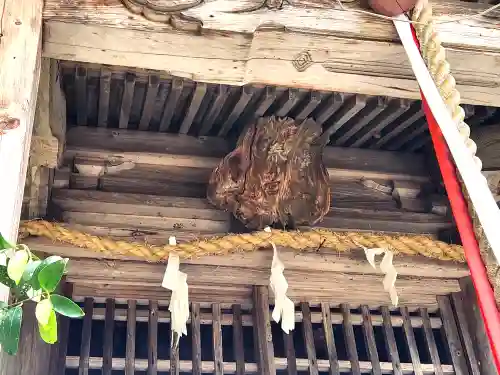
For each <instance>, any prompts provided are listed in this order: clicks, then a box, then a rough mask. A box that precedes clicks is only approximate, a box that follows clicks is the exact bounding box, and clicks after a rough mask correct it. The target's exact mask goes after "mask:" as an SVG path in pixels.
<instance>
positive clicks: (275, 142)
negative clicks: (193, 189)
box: [208, 117, 330, 229]
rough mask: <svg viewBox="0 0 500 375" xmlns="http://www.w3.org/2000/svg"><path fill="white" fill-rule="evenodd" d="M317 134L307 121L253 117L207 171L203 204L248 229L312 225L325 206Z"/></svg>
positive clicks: (327, 198)
mask: <svg viewBox="0 0 500 375" xmlns="http://www.w3.org/2000/svg"><path fill="white" fill-rule="evenodd" d="M320 134H321V127H320V126H319V125H317V124H316V123H315V122H314V121H312V120H310V119H308V120H305V121H304V122H303V123H302V124H299V123H296V122H295V121H294V120H292V119H289V118H285V119H279V118H275V117H270V118H261V119H259V120H258V121H257V122H256V123H255V124H253V125H252V126H250V127H248V129H247V130H246V131H245V132H244V133H243V134H242V135H241V136H240V139H239V141H238V144H237V147H236V149H235V150H234V151H232V152H231V153H230V154H229V155H227V156H226V157H225V158H224V159H223V160H222V162H221V163H220V164H219V166H217V168H215V170H214V171H213V172H212V175H211V177H210V182H209V187H208V200H209V201H210V202H211V203H212V204H213V205H215V206H217V207H218V208H221V209H225V210H227V211H230V212H232V213H233V215H234V216H235V217H236V218H237V219H239V220H240V221H241V222H243V223H244V224H245V225H246V226H247V227H248V228H250V229H263V228H264V227H265V226H267V225H272V224H273V223H281V224H282V225H284V226H295V225H313V224H315V223H317V222H318V221H319V220H321V219H322V218H323V217H324V216H325V215H326V214H327V212H328V210H329V207H330V188H329V185H328V181H329V178H328V173H327V171H326V168H325V166H324V165H323V160H322V151H323V148H324V145H322V144H318V143H317V142H318V138H319V136H320Z"/></svg>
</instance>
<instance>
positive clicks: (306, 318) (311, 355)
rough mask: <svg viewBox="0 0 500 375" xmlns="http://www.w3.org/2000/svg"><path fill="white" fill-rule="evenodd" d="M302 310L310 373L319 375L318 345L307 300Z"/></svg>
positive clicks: (301, 306) (301, 307) (303, 303)
mask: <svg viewBox="0 0 500 375" xmlns="http://www.w3.org/2000/svg"><path fill="white" fill-rule="evenodd" d="M300 309H301V310H302V327H303V328H304V332H303V334H304V342H305V344H306V351H307V358H308V359H309V373H310V374H311V375H319V370H318V359H317V358H316V347H315V345H314V335H313V329H312V323H311V310H310V309H309V304H308V303H307V302H302V303H301V304H300Z"/></svg>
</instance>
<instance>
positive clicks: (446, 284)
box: [67, 258, 459, 307]
mask: <svg viewBox="0 0 500 375" xmlns="http://www.w3.org/2000/svg"><path fill="white" fill-rule="evenodd" d="M285 264H286V262H285ZM181 270H182V271H183V272H186V273H187V274H188V278H189V279H190V280H196V281H192V282H190V298H191V299H192V300H194V301H196V302H208V301H212V302H213V301H214V300H217V301H218V302H221V303H227V302H230V301H233V299H238V300H240V301H241V300H245V301H247V299H248V297H249V291H250V289H249V286H251V285H257V286H259V285H260V286H267V284H268V281H269V276H270V270H269V268H268V269H250V268H244V267H235V266H209V265H196V264H184V263H182V264H181ZM163 272H164V266H162V265H161V264H151V263H143V262H132V261H119V260H114V261H112V262H103V261H102V260H93V259H83V258H73V260H72V262H71V264H70V268H69V271H68V276H67V279H68V281H69V282H73V283H74V284H75V295H76V294H78V295H92V296H95V297H103V296H106V297H110V298H130V299H132V298H139V299H140V298H150V299H158V300H168V299H169V298H170V293H169V292H168V291H166V290H164V289H162V288H161V287H160V285H161V280H162V276H163ZM286 278H287V281H288V284H289V289H288V295H289V296H290V298H292V299H293V300H295V301H297V302H299V301H310V302H311V303H312V302H332V303H341V302H350V303H351V305H353V306H354V305H357V304H358V305H359V304H362V303H363V301H365V302H366V304H367V305H370V306H380V305H384V304H387V303H388V301H389V296H388V295H387V293H386V292H385V291H384V290H383V286H382V279H383V275H381V274H365V275H363V274H357V273H348V274H346V273H339V272H326V271H325V272H316V273H312V272H310V271H305V270H298V269H288V268H287V272H286ZM396 285H397V290H398V294H399V297H400V302H401V304H407V305H412V306H415V305H418V304H419V303H422V304H423V305H425V306H426V307H427V306H431V307H432V306H435V304H436V300H435V296H436V295H445V294H448V293H450V292H455V291H458V289H459V286H458V281H457V280H456V279H444V278H441V279H437V278H432V277H426V278H415V277H409V276H399V277H398V280H397V283H396ZM312 286H314V287H312ZM83 289H85V293H92V294H82V293H83ZM346 290H349V291H350V292H349V294H346V293H345V291H346Z"/></svg>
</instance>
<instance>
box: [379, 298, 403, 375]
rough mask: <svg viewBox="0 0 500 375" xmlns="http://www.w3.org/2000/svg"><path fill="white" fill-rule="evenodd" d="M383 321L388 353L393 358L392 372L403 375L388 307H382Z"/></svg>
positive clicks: (395, 374)
mask: <svg viewBox="0 0 500 375" xmlns="http://www.w3.org/2000/svg"><path fill="white" fill-rule="evenodd" d="M381 311H382V321H383V326H384V337H385V342H386V344H387V352H388V353H389V356H390V357H391V362H392V372H393V374H394V375H403V370H402V369H401V361H400V359H399V352H398V346H397V344H396V338H395V337H394V330H393V328H392V323H391V314H390V312H389V308H388V307H387V306H382V308H381Z"/></svg>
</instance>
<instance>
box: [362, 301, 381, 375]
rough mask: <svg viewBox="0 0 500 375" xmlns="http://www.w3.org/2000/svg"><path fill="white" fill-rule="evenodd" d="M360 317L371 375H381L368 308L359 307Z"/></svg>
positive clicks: (364, 306)
mask: <svg viewBox="0 0 500 375" xmlns="http://www.w3.org/2000/svg"><path fill="white" fill-rule="evenodd" d="M361 315H362V316H363V331H364V334H365V342H366V347H367V349H368V356H369V357H370V362H371V363H372V374H373V375H382V369H381V368H380V360H379V358H378V352H377V343H376V341H375V333H374V332H373V325H372V317H371V315H370V309H369V308H368V306H366V305H363V306H361Z"/></svg>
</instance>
